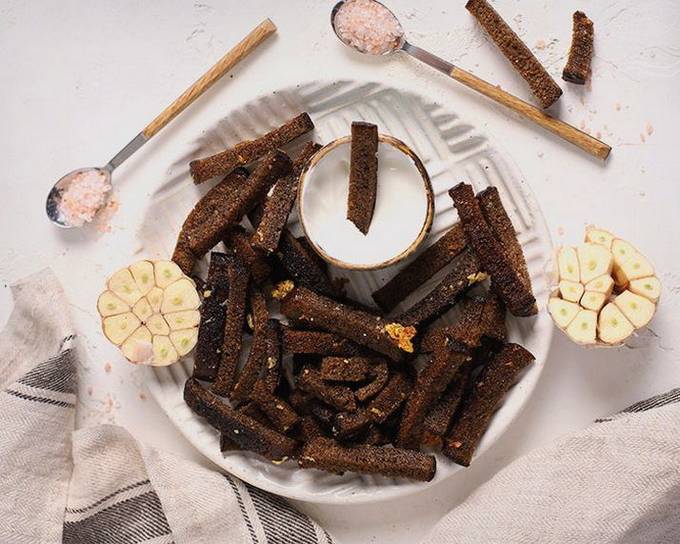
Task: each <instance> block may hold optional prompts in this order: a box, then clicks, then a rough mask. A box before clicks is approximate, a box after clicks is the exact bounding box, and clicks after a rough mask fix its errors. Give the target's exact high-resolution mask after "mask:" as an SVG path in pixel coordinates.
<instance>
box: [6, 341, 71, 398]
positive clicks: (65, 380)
mask: <svg viewBox="0 0 680 544" xmlns="http://www.w3.org/2000/svg"><path fill="white" fill-rule="evenodd" d="M18 381H19V383H22V384H24V385H29V386H31V387H37V388H39V389H47V390H49V391H57V392H59V393H75V392H76V366H75V361H74V360H73V352H72V351H71V350H70V349H67V350H65V351H63V352H61V353H60V354H59V355H56V356H54V357H52V358H50V359H48V360H47V361H45V362H44V363H42V364H39V365H38V366H36V367H35V368H34V369H33V370H31V371H29V372H27V373H26V374H25V375H24V376H23V377H22V378H21V379H20V380H18Z"/></svg>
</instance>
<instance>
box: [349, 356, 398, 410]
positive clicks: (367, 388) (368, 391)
mask: <svg viewBox="0 0 680 544" xmlns="http://www.w3.org/2000/svg"><path fill="white" fill-rule="evenodd" d="M369 374H370V376H371V378H372V380H371V381H370V382H369V383H367V384H366V385H364V386H363V387H360V388H359V389H357V390H356V391H355V392H354V396H355V397H356V398H357V400H358V401H359V402H364V401H367V400H368V399H370V398H371V397H375V396H376V395H377V394H378V393H380V392H381V391H382V390H383V388H384V387H385V385H386V384H387V381H388V380H389V379H390V369H389V367H388V366H387V363H386V362H385V361H378V363H377V364H376V365H375V366H374V367H373V368H372V369H371V370H370V372H369Z"/></svg>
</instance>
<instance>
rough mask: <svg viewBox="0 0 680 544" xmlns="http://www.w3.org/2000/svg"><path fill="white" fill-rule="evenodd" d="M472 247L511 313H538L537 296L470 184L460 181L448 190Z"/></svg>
mask: <svg viewBox="0 0 680 544" xmlns="http://www.w3.org/2000/svg"><path fill="white" fill-rule="evenodd" d="M449 195H450V196H451V198H452V199H453V203H454V205H455V206H456V210H458V216H459V217H460V222H461V224H462V225H463V229H464V230H465V235H466V236H467V238H468V242H469V243H470V246H471V247H472V249H473V250H474V252H475V253H476V255H477V258H478V259H479V262H480V264H481V266H482V269H484V271H486V272H487V273H488V274H489V275H490V276H491V279H492V282H493V284H494V285H495V287H496V290H497V291H498V294H499V295H500V296H501V298H502V299H503V302H505V305H506V306H507V308H508V310H509V311H510V313H511V314H513V315H516V316H520V317H526V316H529V315H534V314H535V313H536V311H537V310H536V299H535V298H534V295H533V294H532V292H531V290H530V289H527V287H526V286H525V285H524V282H523V281H522V278H521V276H520V275H519V273H518V272H517V271H516V270H515V269H514V267H513V265H512V262H511V260H510V258H509V257H508V256H507V254H506V253H505V250H504V249H503V246H502V245H501V243H500V241H499V240H498V239H497V238H496V235H495V233H494V231H493V229H492V228H491V227H490V226H489V224H488V223H487V222H486V219H485V218H484V215H483V213H482V210H481V208H480V206H479V202H477V199H476V198H475V195H474V192H473V190H472V186H471V185H467V184H465V183H459V184H458V185H456V186H455V187H453V188H452V189H451V190H450V191H449Z"/></svg>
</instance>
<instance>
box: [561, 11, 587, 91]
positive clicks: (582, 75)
mask: <svg viewBox="0 0 680 544" xmlns="http://www.w3.org/2000/svg"><path fill="white" fill-rule="evenodd" d="M573 21H574V27H573V30H572V34H571V48H570V49H569V60H567V65H566V66H565V67H564V70H563V71H562V79H564V80H565V81H569V82H571V83H576V84H578V85H583V84H584V83H585V82H586V80H587V79H588V78H589V77H590V62H591V61H592V59H593V35H594V30H595V28H594V26H593V22H592V21H591V20H590V19H588V17H587V16H586V14H585V13H583V12H582V11H576V12H574V17H573Z"/></svg>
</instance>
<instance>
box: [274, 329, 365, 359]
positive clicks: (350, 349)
mask: <svg viewBox="0 0 680 544" xmlns="http://www.w3.org/2000/svg"><path fill="white" fill-rule="evenodd" d="M281 345H282V349H283V352H284V353H288V354H291V353H292V354H308V355H335V356H338V357H351V356H353V355H358V354H359V352H360V351H361V348H360V347H359V346H358V345H357V344H355V343H354V342H352V341H351V340H348V339H347V338H344V337H342V336H340V335H339V334H333V333H330V332H322V331H306V330H304V331H299V330H295V329H291V328H290V327H286V326H282V327H281Z"/></svg>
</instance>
